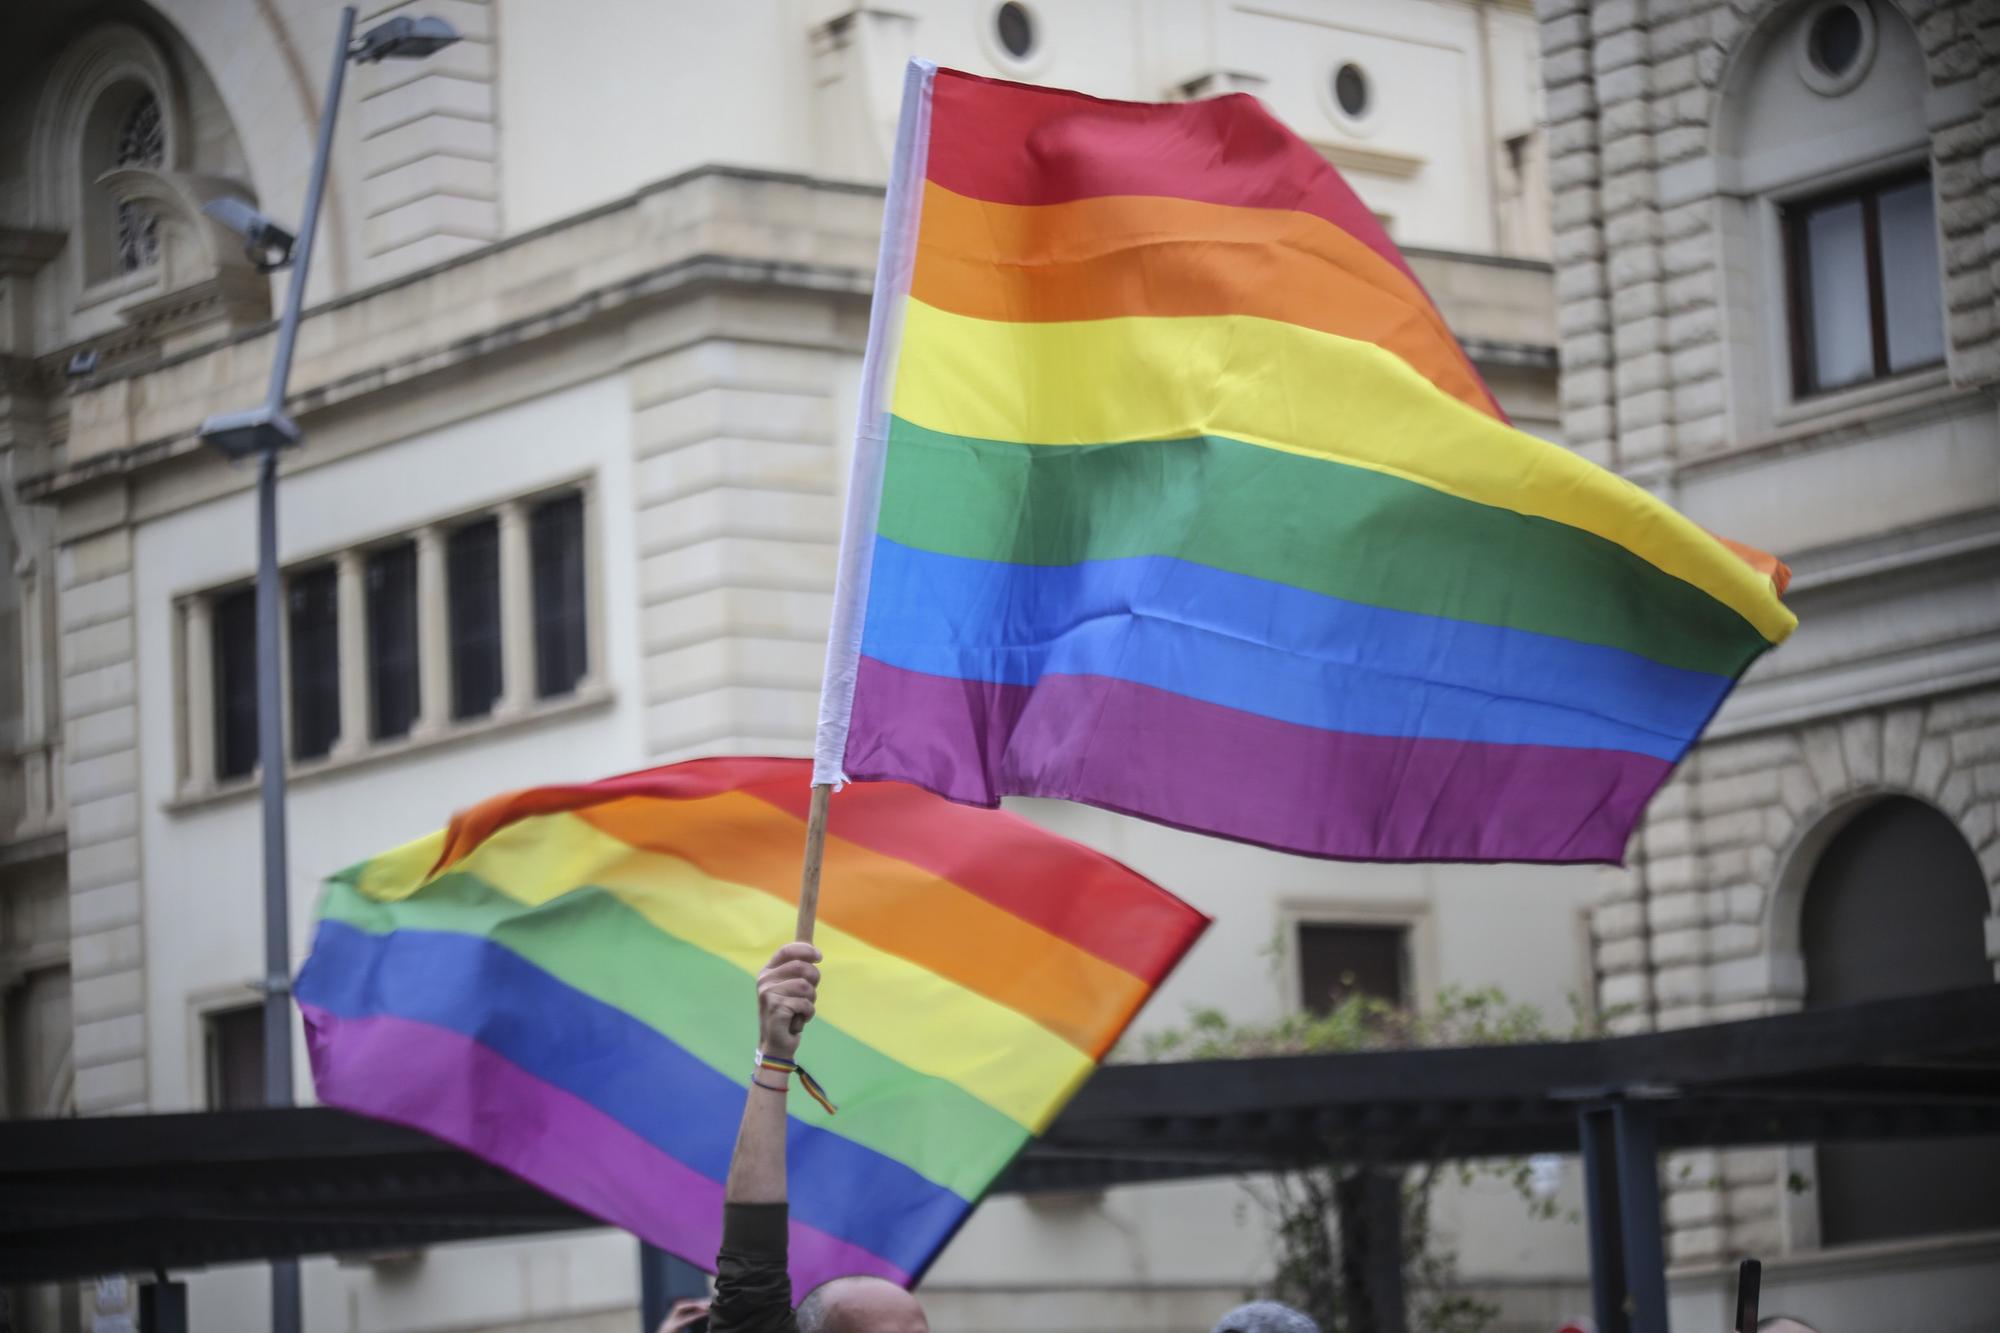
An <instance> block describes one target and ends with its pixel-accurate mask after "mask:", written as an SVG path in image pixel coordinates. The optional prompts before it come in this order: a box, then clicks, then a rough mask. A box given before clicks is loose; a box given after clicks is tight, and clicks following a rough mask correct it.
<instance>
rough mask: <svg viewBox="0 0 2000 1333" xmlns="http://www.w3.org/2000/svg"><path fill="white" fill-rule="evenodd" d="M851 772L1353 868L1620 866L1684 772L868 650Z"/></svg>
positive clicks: (1660, 764) (962, 797)
mask: <svg viewBox="0 0 2000 1333" xmlns="http://www.w3.org/2000/svg"><path fill="white" fill-rule="evenodd" d="M844 767H845V769H846V772H847V775H848V776H849V777H850V778H897V779H901V780H903V781H905V782H914V783H917V784H918V785H920V786H924V787H928V788H930V789H931V790H932V791H935V792H937V793H938V794H940V795H942V796H947V797H950V798H951V799H952V800H955V801H964V802H967V803H969V804H973V805H993V804H996V803H997V802H998V800H999V798H1000V797H1002V796H1010V795H1011V796H1047V797H1055V798H1058V799H1061V800H1068V801H1082V802H1084V803H1086V804H1089V805H1096V806H1102V807H1103V808H1105V809H1108V810H1116V811H1119V812H1121V813H1125V814H1132V815H1139V816H1141V817H1143V818H1146V819H1151V820H1156V821H1158V822H1160V823H1165V824H1173V825H1177V826H1179V827H1181V828H1185V829H1191V830H1193V831H1195V832H1198V833H1209V834H1216V835H1219V836H1221V837H1227V838H1235V839H1238V840H1239V841H1242V842H1250V843H1256V844H1258V845H1260V846H1265V847H1273V848H1276V849H1278V850H1279V851H1289V852H1303V853H1305V854H1307V855H1311V856H1329V857H1339V858H1341V859H1344V860H1359V861H1545V862H1578V861H1586V862H1587V861H1599V862H1609V863H1611V864H1619V863H1621V862H1622V860H1623V857H1624V851H1625V843H1626V839H1627V838H1628V837H1629V836H1630V834H1631V831H1632V825H1633V823H1634V821H1636V820H1637V819H1638V817H1639V815H1640V813H1641V812H1642V811H1643V810H1644V809H1645V806H1646V802H1647V800H1649V799H1650V798H1651V797H1652V794H1653V793H1654V791H1656V790H1657V789H1658V788H1659V786H1660V784H1661V783H1662V782H1664V781H1666V778H1667V775H1668V774H1669V773H1670V772H1672V771H1673V765H1672V764H1669V763H1667V762H1666V761H1665V760H1662V759H1655V758H1652V757H1650V756H1647V755H1641V754H1632V753H1629V752H1626V751H1622V750H1586V749H1569V748H1564V747H1558V746H1546V745H1503V744H1493V743H1484V742H1474V741H1442V740H1413V739H1409V738H1405V737H1396V736H1363V735H1357V734H1353V733H1349V732H1337V731H1321V730H1318V729H1316V728H1313V727H1305V726H1299V725H1297V724H1295V723H1290V722H1280V721H1277V720H1275V719H1272V718H1266V717H1259V716H1257V715H1256V714H1253V713H1245V712H1240V711H1238V710H1236V709H1233V708H1224V707H1221V706H1219V705H1216V704H1210V703H1204V702H1201V701H1199V700H1195V699H1189V698H1185V697H1183V696H1181V695H1177V694H1171V693H1168V692H1167V691H1165V690H1159V689H1154V688H1152V687H1151V686H1146V685H1138V684H1134V683H1132V682H1130V681H1123V680H1113V679H1110V678H1107V677H1103V676H1061V675H1050V676H1044V677H1042V679H1041V681H1040V682H1039V683H1038V684H1036V685H1033V686H1026V685H998V684H989V683H986V682H982V681H968V680H957V679H953V678H951V677H947V676H932V675H925V674H922V673H920V672H914V671H904V670H901V669H899V668H896V667H892V666H887V665H884V664H883V663H881V662H878V661H876V660H874V659H873V658H869V657H863V658H862V659H861V671H860V679H859V681H858V683H857V686H856V689H855V693H854V721H853V729H852V731H851V733H850V735H849V739H848V744H847V754H846V761H845V764H844Z"/></svg>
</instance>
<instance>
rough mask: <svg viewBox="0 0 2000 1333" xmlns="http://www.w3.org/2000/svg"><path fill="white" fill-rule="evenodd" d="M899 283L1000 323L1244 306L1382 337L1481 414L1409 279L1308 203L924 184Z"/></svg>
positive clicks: (1453, 345)
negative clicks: (1304, 209)
mask: <svg viewBox="0 0 2000 1333" xmlns="http://www.w3.org/2000/svg"><path fill="white" fill-rule="evenodd" d="M1218 255H1226V256H1227V257H1228V258H1227V262H1218V260H1217V256H1218ZM911 293H912V295H914V296H915V297H916V298H917V299H918V300H920V301H922V302H924V303H925V304H926V305H930V306H934V307H936V308H937V309H940V310H949V311H951V312H952V313H953V314H957V315H969V316H971V317H973V318H975V319H986V320H999V321H1005V322H1012V323H1055V322H1064V321H1071V320H1092V319H1115V318H1118V317H1121V316H1126V315H1166V316H1175V315H1254V316H1257V317H1259V318H1262V319H1270V320H1277V321H1279V322H1281V323H1286V324H1296V325H1299V326H1300V327H1302V328H1309V329H1318V330H1319V331H1321V332H1323V333H1332V334H1337V335H1339V336H1341V337H1344V338H1353V339H1357V340H1359V341H1361V342H1367V343H1374V344H1376V345H1378V346H1381V347H1384V348H1386V349H1388V350H1389V351H1390V352H1392V353H1394V354H1395V355H1396V356H1397V357H1398V358H1400V359H1401V360H1402V361H1404V362H1405V363H1406V364H1408V365H1409V366H1411V367H1412V368H1413V369H1415V370H1416V371H1417V373H1418V374H1420V375H1422V376H1423V377H1424V378H1425V379H1427V380H1429V381H1430V382H1431V383H1433V384H1435V385H1437V386H1438V388H1440V389H1442V390H1444V391H1445V392H1446V393H1448V394H1450V395H1451V396H1452V397H1454V398H1457V399H1460V400H1461V401H1463V402H1466V403H1469V404H1471V405H1472V406H1473V407H1476V408H1478V409H1479V410H1480V411H1482V412H1485V413H1487V414H1488V415H1493V414H1494V409H1493V406H1492V399H1491V398H1490V397H1489V396H1488V395H1487V392H1486V386H1485V385H1484V384H1483V383H1481V382H1480V379H1479V375H1478V373H1477V372H1476V371H1474V370H1473V368H1472V363H1471V362H1470V361H1469V360H1467V359H1466V356H1465V353H1464V351H1463V350H1462V349H1461V348H1460V347H1459V345H1458V340H1457V339H1456V338H1454V337H1452V335H1451V330H1450V329H1449V328H1447V327H1446V326H1445V322H1444V319H1443V317H1442V316H1441V315H1439V314H1438V312H1437V310H1436V308H1435V307H1433V306H1432V305H1431V303H1430V299H1429V298H1428V297H1426V296H1425V295H1424V293H1423V291H1422V289H1421V288H1419V287H1418V286H1417V285H1416V284H1415V283H1414V282H1412V281H1410V279H1409V278H1408V277H1406V276H1405V275H1404V274H1403V273H1402V272H1401V271H1400V270H1398V269H1397V268H1396V267H1395V266H1394V265H1393V264H1390V263H1389V262H1388V261H1387V260H1385V259H1383V258H1382V257H1381V256H1380V255H1378V254H1376V253H1375V252H1374V251H1373V250H1371V249H1369V248H1368V247H1367V246H1366V245H1364V244H1362V243H1361V242H1360V241H1358V240H1356V239H1355V238H1354V237H1352V236H1350V235H1348V234H1347V233H1346V232H1344V231H1342V230H1340V229H1339V228H1338V227H1335V226H1334V225H1333V224H1332V223H1330V222H1327V221H1326V220H1325V219H1323V218H1318V217H1314V216H1313V215H1312V214H1310V213H1298V212H1291V211H1287V210H1284V209H1275V208H1240V207H1235V206H1232V205H1227V204H1211V203H1202V202H1199V201H1196V200H1191V199H1162V198H1142V197H1139V196H1135V195H1115V196H1106V197H1102V198H1095V199H1079V200H1075V201H1072V202H1069V203H1059V204H1036V205H1019V204H998V203H989V202H986V201H984V200H979V199H968V198H966V197H965V196H964V195H960V194H954V193H953V192H952V191H950V190H948V189H945V188H944V187H943V186H941V185H938V184H937V183H935V182H932V183H930V184H928V185H927V186H926V187H925V189H924V212H923V226H922V229H921V231H920V232H919V233H918V236H917V262H916V271H915V274H914V276H913V278H912V285H911Z"/></svg>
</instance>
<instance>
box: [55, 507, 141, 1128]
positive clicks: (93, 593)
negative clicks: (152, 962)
mask: <svg viewBox="0 0 2000 1333" xmlns="http://www.w3.org/2000/svg"><path fill="white" fill-rule="evenodd" d="M123 498H124V497H123V492H122V488H109V489H104V490H100V491H98V492H97V493H95V494H94V495H93V496H91V497H90V499H89V501H88V502H86V503H81V504H78V505H77V506H76V507H74V508H72V509H66V510H65V511H64V514H63V526H62V528H61V530H60V532H59V536H60V539H61V541H62V546H61V548H60V552H59V555H58V558H57V560H58V566H57V567H58V571H59V575H58V576H59V579H60V585H59V586H60V596H59V598H58V603H57V604H58V606H59V607H60V608H61V626H62V642H61V661H62V716H63V732H64V736H65V737H66V745H65V757H66V759H67V762H68V788H69V895H70V897H69V929H70V978H71V983H70V984H71V995H72V1005H73V1008H74V1016H75V1024H76V1046H75V1061H76V1108H77V1110H78V1111H80V1112H82V1113H83V1114H85V1115H92V1114H101V1113H105V1112H113V1111H142V1110H145V1109H146V1100H147V1080H146V985H145V980H146V971H145V936H144V919H143V917H144V913H143V904H142V893H141V872H140V854H139V782H138V763H139V754H138V710H137V706H136V690H135V683H136V682H135V674H136V671H137V664H136V663H135V661H134V642H133V617H132V532H131V529H130V528H129V527H127V526H125V524H126V520H127V517H128V516H127V514H126V512H125V508H124V504H123Z"/></svg>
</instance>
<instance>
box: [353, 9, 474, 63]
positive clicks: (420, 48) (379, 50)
mask: <svg viewBox="0 0 2000 1333" xmlns="http://www.w3.org/2000/svg"><path fill="white" fill-rule="evenodd" d="M457 40H458V29H456V28H454V27H452V26H451V25H450V24H449V23H446V22H445V21H444V20H443V19H432V18H409V17H403V18H393V19H390V20H389V21H388V22H387V23H379V24H377V25H376V26H374V27H372V28H370V29H369V30H368V31H367V32H364V33H362V34H361V40H360V41H358V42H356V43H355V44H354V46H353V49H352V50H350V51H349V52H348V54H349V55H350V56H351V57H352V58H353V59H355V60H357V61H359V62H361V63H362V64H364V65H372V64H374V63H375V62H376V61H378V60H422V59H423V58H424V57H425V56H428V55H433V54H435V53H436V52H438V51H441V50H443V49H444V48H445V47H447V46H450V45H451V44H452V43H453V42H455V41H457Z"/></svg>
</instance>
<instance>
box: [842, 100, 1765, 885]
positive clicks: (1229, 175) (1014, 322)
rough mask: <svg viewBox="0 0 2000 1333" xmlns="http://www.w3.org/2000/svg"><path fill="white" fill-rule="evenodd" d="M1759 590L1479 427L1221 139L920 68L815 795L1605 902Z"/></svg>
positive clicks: (1472, 412)
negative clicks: (1102, 815) (1124, 829)
mask: <svg viewBox="0 0 2000 1333" xmlns="http://www.w3.org/2000/svg"><path fill="white" fill-rule="evenodd" d="M1784 577H1785V575H1784V571H1783V568H1782V566H1779V565H1777V564H1776V562H1775V561H1772V560H1771V559H1770V557H1768V556H1762V555H1761V553H1757V552H1754V551H1750V550H1748V549H1747V548H1734V547H1731V546H1729V545H1727V544H1725V543H1724V542H1722V541H1720V540H1718V539H1717V538H1715V537H1713V536H1711V535H1710V534H1708V533H1706V532H1704V531H1703V530H1702V529H1700V528H1698V527H1697V526H1695V525H1694V524H1693V523H1691V522H1689V521H1688V520H1687V519H1685V518H1683V517H1681V516H1680V515H1679V514H1677V513H1675V512H1674V511H1673V510H1672V509H1671V508H1669V507H1668V506H1667V505H1665V504H1663V503H1661V502H1660V501H1659V500H1657V499H1655V498H1654V497H1653V496H1651V495H1649V494H1647V493H1646V492H1645V491H1643V490H1641V489H1639V488H1638V487H1637V486H1634V485H1632V484H1631V483H1629V482H1627V481H1625V480H1623V479H1622V478H1620V477H1618V476H1616V475H1614V474H1612V473H1610V472H1608V471H1606V470H1604V469H1602V468H1599V467H1597V466H1595V465H1593V464H1591V463H1589V462H1586V461H1585V460H1583V459H1581V458H1579V457H1577V456H1576V455H1574V454H1572V453H1570V452H1569V451H1568V450H1566V449H1563V448H1561V447H1559V446H1557V445H1554V444H1550V443H1548V442H1545V441H1543V440H1539V439H1536V438H1534V437H1533V436H1530V435H1528V434H1525V433H1524V432H1522V431H1519V430H1516V429H1514V428H1513V427H1512V426H1510V425H1509V424H1508V423H1507V421H1506V420H1505V419H1504V417H1503V416H1502V414H1501V413H1500V411H1499V409H1498V407H1497V406H1496V405H1495V403H1494V401H1493V398H1492V396H1491V395H1490V394H1489V393H1488V391H1487V389H1486V386H1485V385H1484V384H1483V383H1482V382H1481V380H1480V378H1479V375H1478V374H1477V372H1476V371H1475V370H1474V369H1473V367H1472V365H1471V363H1470V362H1469V361H1468V360H1467V358H1466V356H1465V354H1464V352H1463V351H1462V350H1461V348H1460V347H1459V345H1458V343H1457V342H1456V341H1455V340H1454V339H1453V338H1452V336H1451V333H1450V332H1449V330H1447V328H1446V327H1445V324H1444V321H1443V319H1442V318H1441V317H1440V316H1439V314H1438V311H1437V310H1436V308H1435V307H1434V306H1433V305H1432V304H1431V302H1430V299H1429V298H1428V297H1427V296H1426V295H1425V293H1424V291H1423V289H1422V288H1421V287H1420V286H1419V284H1418V283H1417V281H1416V279H1415V278H1414V277H1413V276H1412V274H1411V272H1410V270H1409V268H1408V266H1407V265H1406V264H1405V263H1404V261H1403V258H1402V256H1401V255H1400V254H1399V253H1398V252H1397V250H1396V248H1395V246H1394V245H1392V244H1391V243H1390V241H1389V239H1388V237H1387V236H1386V234H1385V233H1384V232H1383V230H1382V228H1381V226H1380V225H1379V224H1378V223H1377V221H1376V219H1375V217H1374V216H1373V215H1372V214H1371V213H1370V212H1369V211H1368V210H1367V209H1366V208H1365V207H1364V206H1363V205H1362V204H1361V202H1360V201H1359V200H1358V199H1357V198H1356V197H1355V196H1354V194H1353V193H1352V191H1350V190H1349V189H1348V187H1347V186H1346V184H1345V183H1344V182H1343V181H1342V180H1341V179H1340V176H1339V174H1338V173H1336V172H1335V171H1334V170H1333V168H1332V167H1331V166H1329V165H1328V164H1327V163H1326V161H1325V160H1324V159H1323V158H1322V157H1321V155H1320V154H1319V153H1317V152H1315V151H1314V150H1313V149H1312V148H1311V147H1309V146H1308V145H1307V144H1305V143H1304V142H1303V141H1301V140H1299V139H1298V138H1296V137H1295V136H1293V135H1292V134H1291V133H1290V132H1289V131H1287V130H1286V129H1285V128H1284V127H1283V126H1281V125H1280V124H1279V123H1278V122H1277V121H1276V120H1274V119H1273V118H1272V117H1271V116H1270V115H1269V114H1268V113H1266V112H1265V111H1264V110H1263V109H1262V108H1261V107H1260V106H1259V105H1258V103H1257V102H1256V101H1254V100H1253V99H1251V98H1249V97H1245V96H1240V95H1238V96H1230V97H1222V98H1217V99H1214V100H1211V101H1203V102H1191V103H1178V104H1170V105H1145V104H1137V103H1125V102H1107V101H1100V100H1098V99H1096V98H1091V97H1085V96H1082V95H1080V94H1076V93H1070V92H1063V91H1057V90H1052V89H1046V88H1034V87H1027V86H1023V85H1019V84H1011V83H999V82H994V81H992V80H988V79H982V78H976V77H973V76H971V75H966V74H960V73H956V72H953V71H951V70H941V69H937V68H935V67H934V66H930V65H926V64H922V63H917V64H913V65H912V67H911V69H910V72H909V75H908V78H907V82H906V87H905V95H904V104H903V116H902V126H901V131H900V135H899V139H898V143H897V149H896V163H895V168H894V172H893V175H892V179H891V183H890V187H889V196H888V214H887V220H886V222H885V225H884V229H883V241H882V257H881V267H880V270H879V273H878V278H877V285H876V294H875V309H874V319H873V323H872V327H871V331H870V335H869V348H868V360H867V362H866V364H865V365H864V368H863V382H862V402H861V410H860V427H859V431H858V444H857V448H856V454H855V465H854V475H853V483H852V487H851V490H850V497H849V508H848V516H847V526H846V535H845V539H844V543H843V548H842V553H841V565H840V576H839V585H838V591H837V594H836V605H835V613H834V625H833V633H832V637H831V640H830V642H829V647H828V658H827V674H826V689H825V694H824V696H823V699H822V704H821V713H820V731H819V741H818V745H817V748H816V760H817V763H816V767H815V773H814V781H816V782H839V781H841V780H843V779H867V778H900V779H904V780H907V781H910V782H914V783H918V784H921V785H923V786H925V787H928V788H930V789H931V790H933V791H936V792H940V793H942V794H944V795H946V796H949V797H951V798H952V799H954V800H957V801H964V802H969V803H972V804H977V805H992V804H994V803H996V802H997V801H998V800H999V798H1000V797H1001V796H1003V795H1006V794H1010V793H1013V794H1025V795H1033V796H1049V797H1061V798H1065V799H1069V800H1076V801H1084V802H1088V803H1090V804H1093V805H1099V806H1104V807H1107V808H1110V809H1113V810H1120V811H1125V812H1128V813H1132V814H1137V815H1142V816H1145V817H1146V818H1149V819H1154V820H1158V821H1161V822H1163V823H1168V824H1174V825H1179V826H1181V827H1184V828H1189V829H1194V830H1198V831H1201V832H1204V833H1213V834H1220V835H1223V836H1226V837H1231V838H1238V839H1242V840H1245V841H1248V842H1254V843H1261V844H1264V845H1266V846H1271V847H1276V848H1281V849H1284V850H1288V851H1295V852H1303V853H1307V854H1309V855H1314V856H1328V857H1342V858H1353V859H1371V860H1372V859H1380V860H1468V861H1496V860H1523V861H1614V862H1615V861H1618V860H1620V859H1621V858H1622V856H1623V854H1624V847H1625V842H1626V839H1627V836H1628V834H1629V833H1630V830H1631V828H1632V825H1633V823H1634V822H1635V821H1636V820H1637V818H1638V817H1639V815H1640V813H1641V812H1642V810H1643V809H1644V807H1645V804H1646V802H1647V800H1648V799H1650V797H1651V796H1652V794H1653V793H1654V792H1655V791H1656V790H1657V789H1658V788H1659V786H1660V784H1661V783H1662V782H1663V781H1664V780H1665V779H1666V777H1667V775H1668V773H1669V772H1670V771H1671V770H1672V769H1673V767H1674V765H1675V763H1676V762H1677V761H1678V760H1679V759H1680V757H1681V756H1682V755H1683V754H1684V753H1685V752H1686V751H1687V749H1688V747H1689V745H1690V744H1692V743H1693V741H1694V740H1695V738H1696V737H1697V736H1698V735H1699V734H1700V733H1701V731H1702V728H1703V727H1704V726H1705V725H1706V724H1707V722H1708V720H1709V718H1710V717H1711V716H1712V715H1713V714H1714V712H1715V711H1716V709H1717V708H1718V707H1719V706H1720V705H1721V703H1722V701H1723V698H1724V697H1725V696H1726V695H1727V694H1728V692H1729V690H1730V688H1731V687H1732V685H1733V684H1734V683H1735V681H1736V679H1737V678H1738V677H1739V676H1740V675H1741V674H1742V673H1743V671H1744V670H1745V669H1746V668H1747V667H1748V666H1749V665H1750V664H1751V662H1753V661H1754V660H1756V658H1757V656H1758V655H1759V654H1760V653H1762V652H1763V651H1764V650H1765V649H1767V648H1769V647H1771V646H1772V645H1773V644H1775V643H1777V642H1779V641H1780V640H1782V639H1783V638H1784V637H1785V636H1786V635H1787V634H1788V633H1790V632H1791V630H1792V628H1793V626H1794V624H1795V623H1796V622H1795V620H1794V618H1793V616H1792V615H1791V613H1790V612H1789V611H1787V610H1786V609H1785V607H1784V605H1783V604H1782V603H1781V602H1780V600H1779V593H1780V592H1781V591H1782V581H1783V578H1784Z"/></svg>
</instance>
